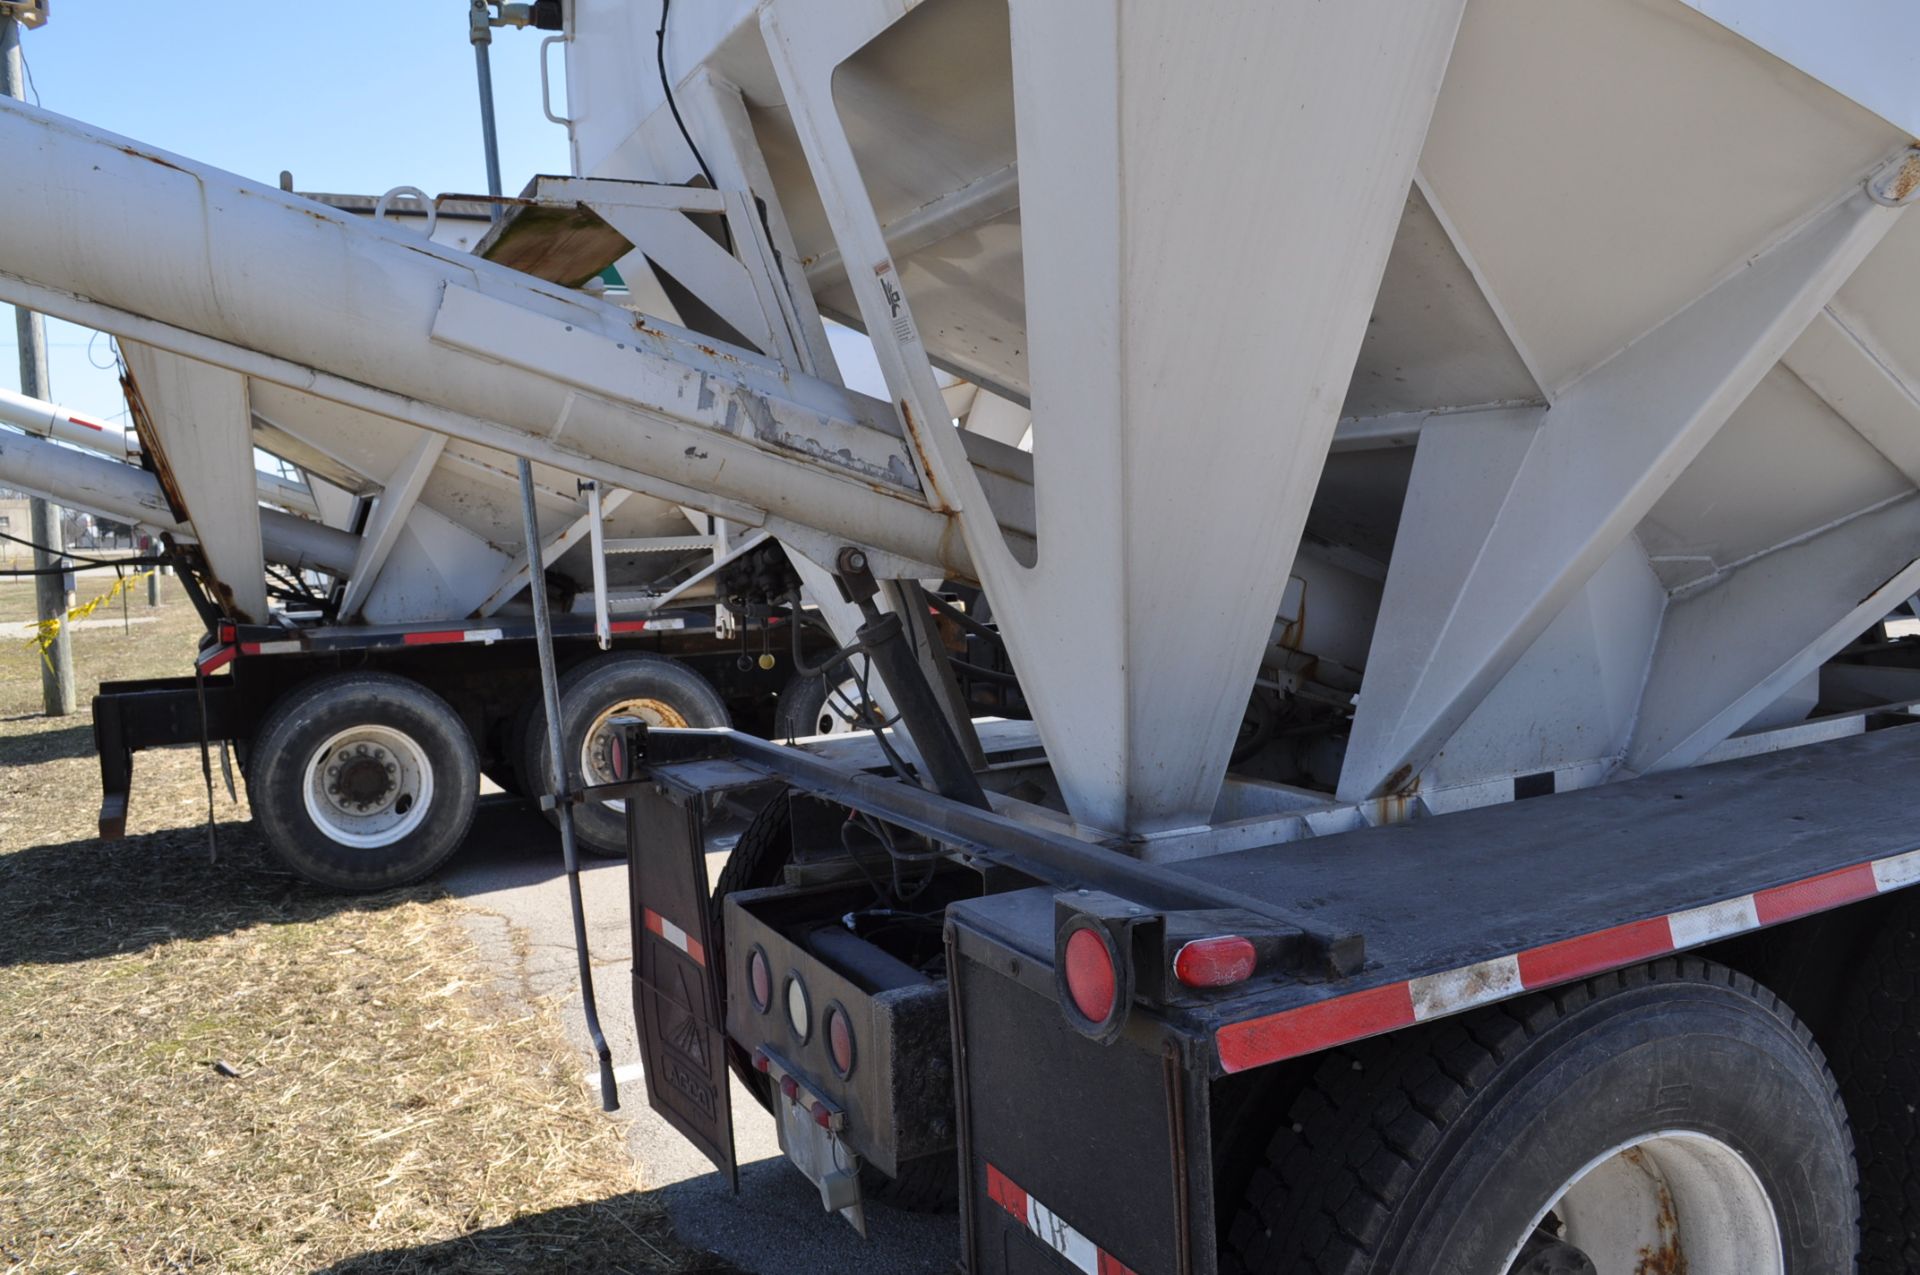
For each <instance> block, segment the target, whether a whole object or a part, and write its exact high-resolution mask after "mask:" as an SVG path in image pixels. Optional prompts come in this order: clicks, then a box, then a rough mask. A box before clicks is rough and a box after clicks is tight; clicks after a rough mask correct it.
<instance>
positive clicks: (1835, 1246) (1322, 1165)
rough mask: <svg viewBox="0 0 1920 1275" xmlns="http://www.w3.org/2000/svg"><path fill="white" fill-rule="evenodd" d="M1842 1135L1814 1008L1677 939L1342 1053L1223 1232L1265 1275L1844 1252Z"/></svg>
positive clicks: (1644, 1264)
mask: <svg viewBox="0 0 1920 1275" xmlns="http://www.w3.org/2000/svg"><path fill="white" fill-rule="evenodd" d="M1852 1152H1853V1148H1852V1140H1851V1138H1850V1136H1849V1133H1848V1129H1847V1120H1846V1113H1845V1112H1844V1110H1843V1109H1842V1108H1841V1105H1840V1099H1839V1095H1838V1093H1837V1092H1836V1090H1835V1086H1834V1082H1833V1078H1832V1076H1831V1074H1830V1073H1829V1072H1828V1071H1827V1068H1826V1064H1825V1062H1824V1060H1823V1059H1822V1058H1821V1055H1820V1053H1819V1050H1818V1049H1817V1048H1816V1047H1815V1046H1814V1044H1813V1040H1812V1037H1811V1035H1810V1034H1809V1033H1808V1031H1807V1029H1806V1028H1805V1027H1804V1026H1802V1025H1801V1024H1800V1023H1799V1022H1798V1021H1797V1020H1796V1019H1795V1018H1794V1017H1793V1016H1792V1014H1791V1013H1790V1012H1789V1011H1788V1010H1787V1008H1786V1006H1785V1005H1784V1004H1783V1003H1781V1001H1780V1000H1779V999H1778V998H1776V997H1774V996H1773V995H1772V994H1771V993H1769V992H1767V991H1765V990H1764V989H1762V988H1760V987H1759V986H1758V985H1756V984H1754V983H1753V982H1752V981H1750V980H1748V979H1747V978H1745V977H1743V976H1741V975H1738V974H1735V973H1733V972H1731V971H1729V970H1727V969H1725V968H1724V967H1721V966H1717V965H1713V964H1711V963H1709V962H1706V961H1702V960H1698V959H1694V958H1690V957H1683V958H1679V959H1673V960H1666V961H1660V962H1656V963H1654V964H1652V965H1645V966H1636V967H1633V968H1630V969H1627V970H1622V971H1620V972H1618V973H1616V974H1611V975H1607V976H1605V977H1602V978H1596V979H1592V980H1589V981H1588V982H1585V983H1581V984H1575V985H1573V986H1571V987H1568V988H1566V989H1563V990H1561V991H1557V992H1554V993H1551V994H1546V995H1538V996H1532V997H1528V998H1526V999H1523V1000H1520V1001H1515V1002H1512V1003H1509V1004H1507V1005H1502V1006H1497V1007H1494V1008H1491V1009H1488V1010H1485V1011H1482V1012H1480V1013H1477V1014H1472V1015H1467V1016H1464V1017H1462V1018H1460V1019H1457V1020H1449V1021H1448V1022H1446V1023H1444V1024H1439V1025H1437V1026H1436V1027H1435V1028H1433V1029H1429V1030H1424V1031H1414V1032H1409V1033H1403V1034H1402V1035H1399V1036H1394V1037H1389V1038H1384V1039H1380V1040H1376V1041H1372V1042H1367V1043H1363V1044H1360V1045H1356V1046H1352V1047H1349V1048H1345V1049H1339V1050H1334V1051H1332V1052H1331V1053H1329V1054H1328V1055H1326V1057H1325V1058H1324V1059H1323V1060H1322V1061H1321V1062H1320V1064H1319V1066H1318V1068H1317V1070H1316V1072H1315V1075H1314V1077H1313V1079H1312V1081H1311V1082H1310V1083H1309V1084H1308V1085H1307V1086H1306V1088H1305V1089H1304V1090H1303V1091H1302V1092H1301V1094H1300V1096H1299V1097H1298V1098H1297V1099H1296V1100H1295V1102H1294V1105H1293V1109H1292V1112H1291V1114H1290V1118H1289V1120H1288V1122H1287V1123H1286V1125H1284V1126H1283V1127H1282V1129H1281V1131H1280V1133H1279V1134H1278V1136H1276V1137H1275V1138H1274V1140H1273V1142H1272V1144H1271V1145H1270V1147H1269V1149H1268V1152H1267V1163H1266V1166H1265V1167H1264V1168H1263V1169H1261V1170H1260V1171H1259V1172H1257V1173H1256V1174H1255V1176H1254V1180H1253V1183H1252V1185H1251V1187H1250V1189H1249V1191H1248V1197H1247V1201H1246V1204H1245V1206H1244V1208H1243V1210H1242V1212H1241V1214H1240V1216H1239V1218H1238V1219H1237V1220H1236V1221H1235V1223H1234V1226H1233V1229H1232V1233H1231V1237H1230V1238H1231V1243H1232V1245H1233V1247H1234V1248H1235V1249H1236V1250H1237V1251H1238V1254H1239V1256H1240V1258H1241V1260H1242V1261H1243V1262H1244V1263H1245V1264H1246V1269H1247V1270H1249V1271H1250V1272H1254V1273H1255V1275H1267V1273H1269V1272H1273V1273H1277V1272H1282V1271H1292V1270H1303V1269H1311V1270H1314V1271H1316V1272H1320V1273H1321V1275H1335V1273H1350V1275H1358V1273H1359V1272H1368V1273H1370V1275H1387V1273H1389V1272H1391V1273H1393V1275H1412V1273H1413V1272H1434V1273H1435V1275H1468V1273H1469V1272H1474V1273H1482V1272H1501V1271H1504V1272H1508V1273H1509V1275H1544V1273H1547V1272H1554V1273H1556V1275H1558V1273H1560V1272H1566V1273H1568V1275H1572V1273H1574V1272H1579V1271H1582V1270H1585V1269H1592V1270H1597V1271H1602V1272H1604V1271H1615V1270H1620V1271H1626V1270H1639V1271H1663V1272H1664V1271H1686V1272H1689V1275H1721V1273H1723V1272H1724V1273H1726V1275H1733V1273H1734V1272H1741V1273H1743V1275H1807V1273H1809V1272H1816V1271H1818V1272H1825V1271H1839V1270H1851V1269H1852V1268H1853V1263H1854V1254H1855V1248H1856V1244H1857V1239H1856V1220H1857V1218H1858V1205H1857V1196H1856V1191H1855V1174H1854V1163H1853V1153H1852ZM1583 1261H1584V1262H1586V1263H1590V1265H1587V1266H1583V1265H1582V1262H1583Z"/></svg>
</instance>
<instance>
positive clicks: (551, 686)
mask: <svg viewBox="0 0 1920 1275" xmlns="http://www.w3.org/2000/svg"><path fill="white" fill-rule="evenodd" d="M491 18H492V14H491V12H490V11H489V8H488V5H487V0H473V8H472V11H471V16H470V22H471V27H470V29H469V38H470V39H471V40H472V41H473V58H474V68H475V70H476V71H477V72H478V74H479V77H480V129H481V135H482V140H483V142H484V143H485V145H486V150H487V193H488V194H489V195H493V196H495V197H498V196H499V194H500V138H499V135H498V134H497V133H496V132H495V131H494V126H493V68H492V66H491V65H490V64H489V62H488V60H487V47H488V45H490V44H491V43H492V42H493V28H492V25H491ZM501 211H502V210H501V206H500V205H499V204H495V205H494V206H493V217H494V220H495V221H498V220H499V219H500V213H501ZM520 521H521V526H522V528H523V529H524V533H525V535H526V538H527V574H528V586H527V591H528V592H529V593H531V594H532V595H533V634H534V643H533V644H534V647H535V649H536V650H538V652H539V655H540V694H541V697H542V699H543V701H544V702H545V705H546V710H547V758H548V762H549V764H551V765H552V767H553V787H554V790H555V791H554V794H553V796H554V813H555V814H556V815H558V816H559V820H560V858H561V862H562V863H564V864H565V865H566V872H567V901H568V903H569V905H570V906H571V908H572V912H573V950H574V952H575V953H576V954H577V955H578V957H579V960H580V1010H581V1013H582V1015H583V1016H584V1017H585V1018H586V1020H587V1037H588V1039H589V1040H591V1041H592V1042H593V1051H594V1053H595V1054H596V1055H598V1056H599V1059H600V1105H601V1106H602V1107H604V1108H606V1109H607V1110H608V1111H618V1110H619V1109H620V1090H619V1086H618V1084H617V1083H616V1082H615V1081H614V1078H613V1050H612V1048H611V1047H610V1046H608V1044H607V1037H606V1033H604V1032H603V1031H601V1030H600V1009H599V1005H598V1003H597V1002H596V1000H595V997H594V994H593V962H592V960H591V959H590V958H589V956H588V949H587V909H586V903H585V902H584V901H583V900H582V899H581V897H580V850H579V847H578V846H577V845H575V843H574V838H573V802H572V796H573V782H572V779H571V778H570V777H569V773H568V770H567V759H566V747H565V745H564V744H563V743H562V741H561V737H560V674H559V672H558V670H556V669H555V667H554V663H553V617H552V616H551V615H549V614H548V611H547V587H546V564H545V563H544V562H543V561H542V560H541V546H540V517H539V513H538V511H537V510H536V509H535V507H534V495H533V465H532V463H531V462H529V461H528V460H527V458H526V457H524V456H522V457H521V458H520Z"/></svg>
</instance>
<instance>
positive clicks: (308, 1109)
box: [0, 581, 719, 1275]
mask: <svg viewBox="0 0 1920 1275" xmlns="http://www.w3.org/2000/svg"><path fill="white" fill-rule="evenodd" d="M168 583H169V584H171V583H172V582H171V581H169V582H168ZM144 601H145V595H144V592H142V593H140V594H138V595H136V598H135V601H134V611H135V613H136V614H138V613H139V611H141V610H143V609H144ZM30 608H31V596H30V594H29V593H28V591H27V590H26V589H24V588H22V587H20V586H9V585H4V584H0V622H4V621H11V620H17V619H21V618H25V616H26V615H27V614H29V613H30ZM160 617H161V618H160V619H159V621H158V622H157V623H152V624H147V625H139V626H135V627H134V629H133V633H132V635H131V637H129V636H126V635H123V634H122V633H121V632H120V631H119V630H118V629H117V628H94V629H85V630H81V631H79V632H77V633H76V634H75V646H76V660H77V664H78V668H79V670H80V676H79V680H80V687H81V715H80V716H79V717H77V718H72V719H66V720H64V721H58V720H53V721H50V720H48V719H46V718H44V717H41V716H39V715H38V714H39V709H40V687H39V673H38V669H37V666H36V663H35V660H36V659H37V656H36V655H35V654H34V653H33V652H32V651H31V650H29V649H28V648H26V647H25V646H24V644H22V643H20V642H18V641H14V640H0V1272H5V1273H7V1275H12V1272H24V1271H35V1272H38V1271H48V1272H67V1271H88V1272H92V1271H156V1272H158V1271H166V1272H173V1271H262V1272H277V1271H296V1270H298V1271H309V1270H326V1271H332V1272H341V1273H345V1272H354V1273H356V1275H358V1273H368V1275H374V1273H379V1275H389V1273H393V1275H397V1273H400V1272H426V1271H434V1272H452V1271H460V1272H479V1273H484V1272H495V1271H498V1272H507V1271H514V1272H518V1271H536V1272H539V1271H554V1272H558V1271H580V1272H627V1273H629V1275H641V1273H642V1272H657V1271H693V1270H716V1269H719V1267H717V1266H716V1265H713V1264H709V1263H708V1262H706V1261H704V1260H703V1259H702V1258H700V1257H699V1256H698V1255H695V1254H689V1253H687V1252H685V1251H684V1250H682V1249H680V1248H679V1247H678V1246H677V1245H676V1244H675V1242H674V1240H673V1239H672V1237H671V1235H670V1232H669V1228H668V1226H667V1224H666V1222H665V1220H664V1219H663V1217H662V1216H661V1214H660V1211H659V1210H658V1208H657V1207H655V1206H654V1205H653V1204H652V1203H651V1202H650V1201H649V1200H648V1199H647V1198H646V1197H645V1196H644V1195H643V1194H641V1193H640V1192H639V1189H638V1188H639V1187H640V1185H641V1184H640V1183H639V1182H638V1181H637V1179H636V1176H635V1172H634V1169H633V1167H632V1165H631V1163H630V1162H629V1160H628V1158H627V1156H626V1154H625V1151H624V1148H623V1147H622V1145H621V1140H620V1135H619V1133H618V1130H617V1127H616V1126H615V1125H614V1124H613V1123H612V1122H610V1121H607V1120H605V1119H604V1118H603V1117H601V1116H600V1115H599V1113H598V1112H597V1110H596V1109H595V1107H594V1104H593V1103H592V1102H590V1101H589V1100H588V1098H587V1096H586V1095H585V1094H584V1093H583V1091H582V1088H581V1085H580V1081H579V1073H580V1070H581V1066H580V1062H579V1060H578V1059H577V1058H575V1057H573V1056H572V1055H571V1053H570V1052H569V1051H568V1050H567V1049H566V1047H565V1045H564V1044H563V1036H562V1033H561V1030H560V1028H559V1026H558V1024H557V1022H556V1021H555V1019H554V1017H553V1015H552V1014H551V1013H550V1012H549V1010H548V1007H545V1006H539V1005H536V1006H534V1007H532V1008H528V1007H527V1006H526V1005H524V1004H523V1003H518V1002H510V1001H505V1000H502V999H500V998H498V997H496V996H495V995H494V994H492V993H491V992H490V991H489V990H488V989H487V986H486V980H487V978H488V974H487V972H486V971H484V970H482V969H480V968H479V967H478V965H477V963H476V961H475V959H474V955H473V953H472V951H471V948H470V946H469V943H468V940H467V938H466V935H465V931H464V929H463V928H462V927H461V925H460V924H459V922H458V918H457V916H456V914H455V909H457V908H458V907H459V906H461V905H459V904H457V903H455V902H453V901H451V900H448V899H445V898H443V897H440V896H438V895H437V894H436V893H435V892H434V891H433V890H432V889H431V888H428V887H422V888H418V889H414V890H406V891H395V892H391V893H388V894H384V895H377V896H370V897H362V898H357V899H350V900H349V899H341V898H338V897H332V896H328V895H325V894H323V893H321V892H319V891H317V890H314V889H311V888H309V887H307V886H305V885H303V884H301V883H299V882H297V881H294V880H293V879H291V878H290V877H288V876H287V875H286V874H285V873H284V872H282V871H281V870H280V869H279V868H278V867H277V865H275V864H274V863H273V862H272V860H271V859H270V858H269V857H268V856H267V855H266V853H265V852H264V849H263V847H262V846H261V845H260V843H259V841H258V839H257V838H256V837H255V836H254V834H253V832H252V830H251V828H250V827H249V826H248V825H247V824H246V823H245V822H244V820H245V818H246V814H245V807H244V798H243V799H242V804H241V805H240V806H239V807H238V808H236V807H235V806H234V805H233V804H231V803H229V802H228V800H227V798H226V796H225V793H224V791H222V792H221V794H220V797H219V807H218V812H219V817H220V819H221V823H220V825H219V827H218V837H219V843H220V849H221V854H222V857H223V862H222V863H221V864H220V865H219V866H217V867H216V866H214V865H212V864H210V863H209V861H208V841H207V832H206V827H205V821H206V794H205V789H204V785H203V782H202V779H201V774H200V765H199V757H198V752H197V750H193V749H187V750H174V751H171V752H167V753H144V754H141V755H140V757H139V759H138V762H137V765H136V780H135V783H136V788H135V795H136V800H135V802H134V805H133V812H132V818H131V819H130V821H129V831H130V833H131V834H133V835H131V836H130V837H129V838H128V839H126V840H124V841H121V842H118V843H112V844H107V843H102V842H99V841H97V840H95V839H93V837H92V832H93V818H94V813H95V806H96V803H97V801H98V791H99V788H98V783H99V781H98V775H97V771H96V770H95V767H94V762H93V759H92V756H91V739H90V735H89V731H88V726H87V721H88V719H87V717H86V715H85V713H86V707H85V706H86V701H87V697H88V696H89V695H90V694H91V691H92V688H93V686H94V685H95V684H97V682H98V681H99V680H100V679H101V678H102V677H103V676H110V677H137V676H144V675H156V674H167V673H177V672H180V671H182V670H184V669H185V668H186V667H187V666H188V661H189V658H190V656H191V653H192V650H193V646H194V642H195V640H196V638H197V636H198V632H199V626H198V624H197V622H196V621H195V619H194V617H193V615H192V613H191V610H190V608H189V607H188V606H187V605H186V604H185V602H184V600H183V599H182V598H181V597H180V595H179V594H178V592H177V591H176V592H172V593H171V594H170V595H169V597H168V599H167V603H166V605H165V606H164V607H163V608H162V610H161V612H160ZM216 779H217V775H216Z"/></svg>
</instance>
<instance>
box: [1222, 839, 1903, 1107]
mask: <svg viewBox="0 0 1920 1275" xmlns="http://www.w3.org/2000/svg"><path fill="white" fill-rule="evenodd" d="M1917 882H1920V850H1910V851H1907V852H1905V853H1902V854H1897V855H1890V856H1888V857H1887V858H1885V859H1875V860H1872V861H1871V862H1868V863H1859V864H1854V865H1853V866H1851V867H1846V868H1839V869H1836V870H1835V871H1832V872H1823V873H1821V874H1820V875H1819V876H1815V877H1808V878H1806V879H1805V880H1802V881H1793V882H1789V883H1788V884H1786V885H1777V886H1770V887H1768V888H1767V889H1764V890H1757V891H1755V892H1754V893H1752V894H1743V895H1741V896H1740V897H1738V898H1734V899H1723V900H1721V901H1720V902H1718V903H1709V904H1706V905H1705V906H1703V907H1697V908H1687V909H1685V910H1683V911H1679V912H1672V913H1669V914H1668V915H1666V916H1656V917H1651V918H1649V919H1647V920H1645V921H1632V922H1629V923H1628V924H1626V925H1616V926H1612V927H1610V928H1608V929H1604V930H1597V931H1595V932H1594V933H1592V934H1582V935H1579V936H1577V937H1575V938H1570V939H1564V940H1561V941H1560V942H1557V943H1547V944H1544V945H1542V946H1540V947H1534V948H1528V949H1527V950H1525V951H1523V952H1518V953H1515V954H1514V955H1512V956H1502V957H1495V958H1494V959H1492V960H1488V961H1480V962H1478V963H1476V964H1473V965H1468V966H1463V967H1461V968H1460V969H1454V970H1446V971H1443V972H1441V973H1438V974H1426V975H1422V976H1421V977H1419V978H1414V979H1409V980H1407V981H1405V982H1400V983H1389V984H1387V985H1386V986H1384V987H1371V988H1368V989H1366V990H1365V991H1359V992H1350V993H1348V994H1347V995H1345V996H1336V997H1334V998H1333V999H1331V1000H1323V1001H1316V1002H1314V1003H1313V1004H1311V1005H1302V1006H1300V1007H1298V1008H1296V1009H1287V1010H1281V1011H1280V1012H1279V1013H1277V1014H1266V1015H1262V1016H1261V1017H1258V1018H1250V1019H1246V1020H1244V1021H1242V1022H1238V1023H1227V1024H1225V1025H1224V1026H1222V1027H1220V1028H1218V1029H1217V1030H1216V1031H1215V1032H1214V1048H1215V1050H1216V1051H1217V1052H1218V1054H1219V1056H1220V1066H1221V1068H1222V1070H1225V1071H1229V1072H1235V1071H1245V1070H1247V1069H1248V1068H1250V1067H1260V1066H1264V1065H1266V1064H1267V1063H1272V1062H1279V1061H1280V1060H1282V1059H1285V1058H1298V1057H1299V1056H1300V1055H1302V1054H1310V1053H1317V1052H1319V1051H1320V1050H1323V1049H1331V1048H1333V1047H1334V1046H1335V1045H1345V1044H1349V1043H1351V1042H1353V1041H1356V1040H1362V1039H1365V1038H1366V1037H1368V1036H1378V1035H1381V1034H1382V1033H1385V1032H1390V1031H1394V1030H1396V1029H1397V1028H1401V1027H1409V1026H1412V1025H1413V1024H1414V1023H1417V1022H1425V1021H1427V1020H1428V1019H1432V1018H1444V1017H1446V1016H1447V1015H1449V1014H1457V1013H1459V1012H1461V1011H1462V1010H1466V1009H1471V1008H1473V1007H1475V1006H1478V1005H1485V1004H1490V1003H1491V1002H1494V1001H1499V1000H1505V999H1507V998H1508V997H1511V996H1517V995H1519V994H1520V993H1522V992H1530V991H1533V990H1535V989H1537V988H1542V987H1553V986H1555V985H1557V984H1560V983H1567V982H1572V981H1573V980H1575V979H1581V978H1588V977H1591V976H1593V975H1595V974H1604V973H1606V972H1607V971H1608V970H1616V969H1620V968H1621V967H1623V966H1627V965H1635V964H1638V963H1639V962H1641V961H1646V960H1651V959H1652V958H1654V957H1656V956H1665V955H1667V954H1668V953H1670V952H1681V951H1685V950H1686V949H1688V948H1692V947H1699V946H1700V945H1701V944H1703V943H1711V942H1714V941H1716V940H1718V939H1724V938H1729V937H1731V936H1733V935H1735V934H1744V933H1746V932H1747V931H1749V930H1757V929H1759V928H1760V927H1761V926H1764V925H1778V924H1779V923H1781V922H1783V921H1792V920H1796V919H1798V918H1799V917H1803V916H1811V915H1813V914H1814V913H1816V912H1825V911H1828V910H1830V909H1832V908H1837V907H1841V906H1843V905H1845V904H1848V903H1854V902H1858V901H1859V900H1861V899H1867V898H1872V897H1873V896H1874V895H1876V894H1884V893H1886V892H1888V891H1890V890H1899V889H1904V888H1905V887H1907V886H1910V885H1913V884H1915V883H1917Z"/></svg>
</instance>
